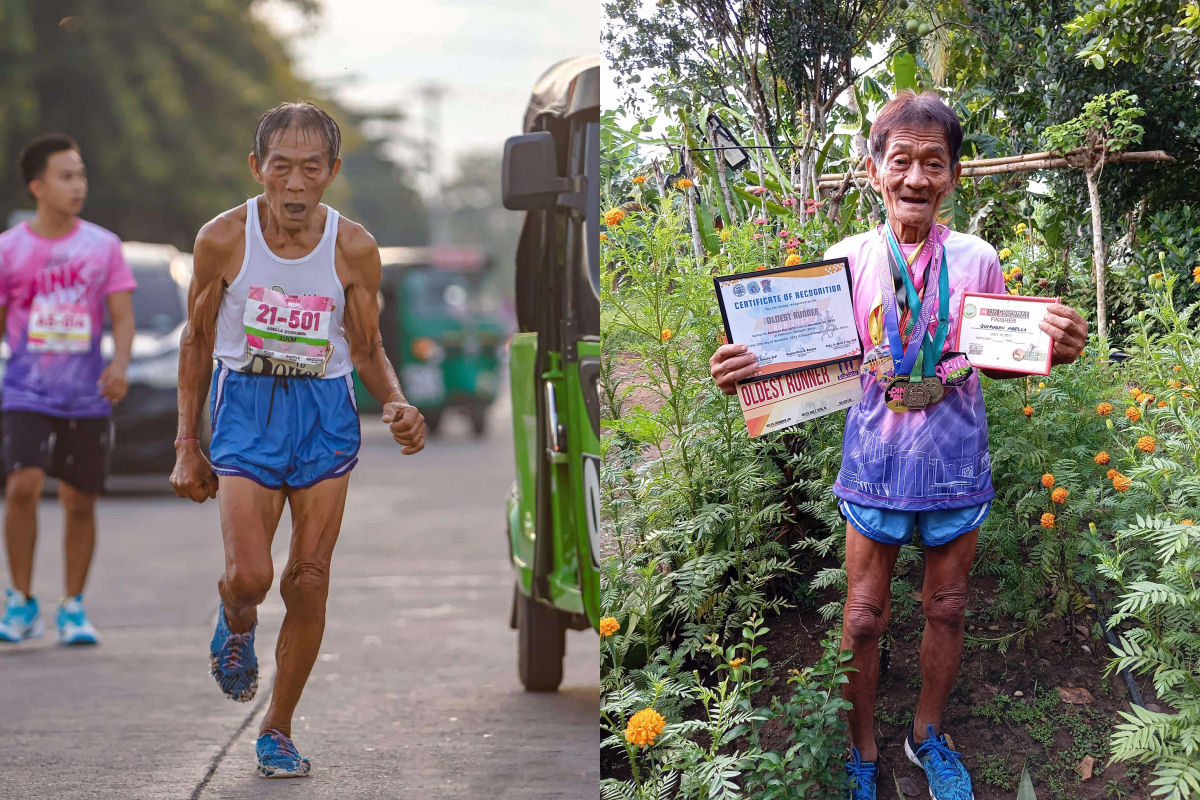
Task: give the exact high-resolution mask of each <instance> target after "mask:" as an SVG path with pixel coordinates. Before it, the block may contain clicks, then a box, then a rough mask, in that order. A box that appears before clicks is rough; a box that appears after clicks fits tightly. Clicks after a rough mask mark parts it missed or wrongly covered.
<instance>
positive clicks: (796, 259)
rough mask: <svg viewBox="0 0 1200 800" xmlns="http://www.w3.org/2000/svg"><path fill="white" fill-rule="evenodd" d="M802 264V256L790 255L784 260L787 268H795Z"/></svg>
mask: <svg viewBox="0 0 1200 800" xmlns="http://www.w3.org/2000/svg"><path fill="white" fill-rule="evenodd" d="M802 263H804V259H802V258H801V257H800V256H797V255H790V256H788V257H787V258H786V259H785V260H784V262H783V265H784V266H785V267H794V266H796V265H797V264H802Z"/></svg>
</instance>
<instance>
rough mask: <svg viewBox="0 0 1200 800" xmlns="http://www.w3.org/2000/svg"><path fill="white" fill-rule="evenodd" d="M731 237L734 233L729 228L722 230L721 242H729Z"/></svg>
mask: <svg viewBox="0 0 1200 800" xmlns="http://www.w3.org/2000/svg"><path fill="white" fill-rule="evenodd" d="M731 236H733V231H731V230H730V229H729V228H722V229H721V241H722V242H728V241H729V237H731Z"/></svg>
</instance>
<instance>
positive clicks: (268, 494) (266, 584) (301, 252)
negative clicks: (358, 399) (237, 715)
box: [171, 103, 425, 778]
mask: <svg viewBox="0 0 1200 800" xmlns="http://www.w3.org/2000/svg"><path fill="white" fill-rule="evenodd" d="M340 143H341V133H340V131H339V130H338V126H337V123H336V122H334V121H333V119H332V118H330V116H329V115H328V114H326V113H325V112H324V111H322V110H321V109H319V108H317V107H316V106H314V105H311V104H309V103H284V104H282V105H280V106H277V107H276V108H273V109H271V110H270V111H268V112H267V113H266V114H264V115H263V116H262V119H260V120H259V123H258V131H257V133H256V135H255V140H254V152H253V153H251V155H250V171H251V173H252V174H253V175H254V179H255V180H256V181H258V182H259V183H260V184H262V186H263V194H261V195H259V196H258V197H254V198H251V199H250V200H248V201H247V202H246V203H245V204H243V205H240V206H238V207H236V208H233V209H230V210H229V211H226V212H225V213H223V214H221V215H220V216H218V217H217V218H216V219H214V220H212V221H211V222H209V223H208V224H207V225H205V226H204V227H203V228H202V229H201V230H200V233H199V235H198V236H197V237H196V248H195V273H194V276H193V278H192V285H191V290H190V292H189V295H188V323H187V328H186V329H185V331H184V334H183V340H182V343H181V347H180V355H179V435H178V438H177V440H176V443H175V447H176V463H175V471H174V472H173V473H172V475H171V483H172V485H173V486H174V487H175V492H176V493H177V494H178V495H179V496H180V497H187V498H190V499H191V500H194V501H196V502H198V503H202V502H204V501H205V500H206V499H208V498H209V497H217V499H218V507H219V509H220V514H221V535H222V538H223V540H224V543H225V572H224V574H223V575H222V576H221V578H220V580H219V581H218V582H217V591H218V594H219V595H220V601H221V602H220V606H219V607H218V611H217V628H216V632H215V633H214V634H213V639H212V645H211V653H210V655H211V670H212V674H213V676H214V677H215V678H216V680H217V683H218V684H219V685H220V686H221V689H222V690H223V691H224V692H225V694H226V695H227V696H229V697H231V698H232V699H234V700H237V701H240V702H246V701H249V700H250V699H251V698H253V697H254V694H255V691H256V690H257V688H258V661H257V658H256V656H255V653H254V630H255V626H256V623H257V612H256V608H257V606H258V605H259V604H260V603H261V602H262V601H263V599H264V598H265V597H266V595H267V592H268V591H269V590H270V588H271V584H272V580H273V575H272V564H271V541H272V539H273V538H274V535H275V528H276V526H277V525H278V524H279V518H280V515H281V514H282V513H283V505H284V503H285V502H286V503H288V505H289V506H290V508H291V511H292V538H291V547H290V550H289V553H288V560H287V566H286V567H285V568H284V570H283V575H282V576H281V578H280V581H279V591H280V594H281V595H282V596H283V601H284V604H285V606H286V607H287V613H286V615H285V616H284V618H283V624H282V626H281V627H280V630H279V642H278V644H277V646H276V648H275V662H276V668H277V669H276V675H275V684H274V687H273V688H272V692H271V704H270V706H268V708H267V713H266V716H265V717H264V719H263V721H262V725H261V727H260V729H259V733H260V735H259V738H258V742H257V752H258V773H259V774H260V775H262V776H263V777H268V778H283V777H299V776H304V775H307V774H308V772H309V766H310V765H309V760H308V759H307V758H303V757H301V756H300V754H299V753H298V752H296V748H295V746H294V745H293V744H292V741H291V738H290V737H291V728H292V713H293V712H294V711H295V708H296V704H297V703H298V702H299V700H300V694H301V692H302V691H303V690H304V684H305V682H306V681H307V680H308V674H309V672H310V671H311V670H312V666H313V662H314V661H315V660H316V657H317V653H318V651H319V649H320V646H321V636H322V634H323V632H324V629H325V598H326V595H327V594H328V590H329V564H330V559H331V557H332V555H333V547H334V544H335V543H336V542H337V537H338V532H339V530H340V528H341V522H342V510H343V509H344V507H345V504H346V487H347V485H348V482H349V478H350V470H351V469H352V468H353V467H354V465H355V464H356V463H357V461H358V447H359V424H358V413H357V409H356V408H355V405H354V384H353V382H352V377H351V371H352V370H354V369H357V370H358V374H359V376H360V377H361V379H362V381H363V383H364V384H365V385H366V387H367V389H368V391H370V392H371V394H372V395H373V396H374V397H376V398H377V399H378V400H379V401H380V402H381V403H383V421H384V422H385V423H387V424H388V426H389V428H390V430H391V434H392V438H393V439H394V440H395V441H396V442H397V443H399V444H400V445H402V446H403V450H401V452H402V453H404V454H405V455H412V454H414V453H417V452H420V450H421V449H422V448H423V447H424V446H425V421H424V418H423V417H422V416H421V414H420V413H419V412H418V411H417V409H416V408H415V407H413V406H411V405H409V404H408V403H407V402H406V401H405V399H404V394H403V393H402V392H401V390H400V382H399V381H398V380H397V378H396V373H395V371H394V370H393V369H392V365H391V364H390V363H389V362H388V359H387V356H386V355H385V354H384V351H383V339H382V337H381V336H380V333H379V307H378V303H377V300H376V297H377V293H378V291H379V281H380V273H381V266H380V261H379V250H378V248H377V247H376V245H375V240H374V239H373V238H372V237H371V235H370V234H369V233H367V231H366V230H364V229H363V227H362V226H361V225H358V224H356V223H354V222H351V221H350V220H348V219H345V218H343V217H340V216H339V215H338V212H336V211H334V210H333V209H332V208H330V207H329V206H326V205H323V204H322V203H321V196H322V194H323V193H324V192H325V189H326V188H328V186H329V185H330V183H332V182H333V179H334V178H335V177H336V176H337V174H338V170H339V169H340V168H341V159H340V158H339V157H338V148H339V145H340ZM214 356H215V357H216V358H217V360H218V362H219V363H218V365H217V369H216V372H215V375H214V376H213V377H215V385H214V387H213V392H212V400H211V409H212V427H213V435H212V446H211V456H212V463H211V465H210V463H209V461H208V460H207V459H206V458H205V457H204V453H203V452H202V451H201V449H200V444H199V442H198V441H197V438H198V432H199V430H200V421H201V409H202V403H203V402H204V398H205V396H206V395H207V394H208V390H209V381H210V371H211V370H212V359H213V357H214ZM218 476H219V477H218ZM218 485H219V487H220V492H219V493H218Z"/></svg>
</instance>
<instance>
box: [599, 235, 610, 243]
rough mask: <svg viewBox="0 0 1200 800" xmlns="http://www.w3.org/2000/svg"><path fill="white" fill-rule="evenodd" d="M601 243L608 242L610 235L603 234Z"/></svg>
mask: <svg viewBox="0 0 1200 800" xmlns="http://www.w3.org/2000/svg"><path fill="white" fill-rule="evenodd" d="M600 241H602V242H607V241H608V234H607V233H602V234H600Z"/></svg>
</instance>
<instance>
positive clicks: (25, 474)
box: [4, 469, 44, 505]
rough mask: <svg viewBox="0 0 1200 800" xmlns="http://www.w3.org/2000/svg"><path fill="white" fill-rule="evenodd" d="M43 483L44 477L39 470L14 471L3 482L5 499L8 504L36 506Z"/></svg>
mask: <svg viewBox="0 0 1200 800" xmlns="http://www.w3.org/2000/svg"><path fill="white" fill-rule="evenodd" d="M43 481H44V477H43V475H42V473H41V471H40V470H35V469H23V470H22V469H19V470H15V471H13V472H12V473H11V474H9V476H8V479H7V480H6V481H5V486H4V495H5V499H6V500H7V501H8V502H10V503H20V504H22V505H28V504H30V503H34V504H36V503H37V501H38V499H39V497H40V496H41V493H42V483H43Z"/></svg>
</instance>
